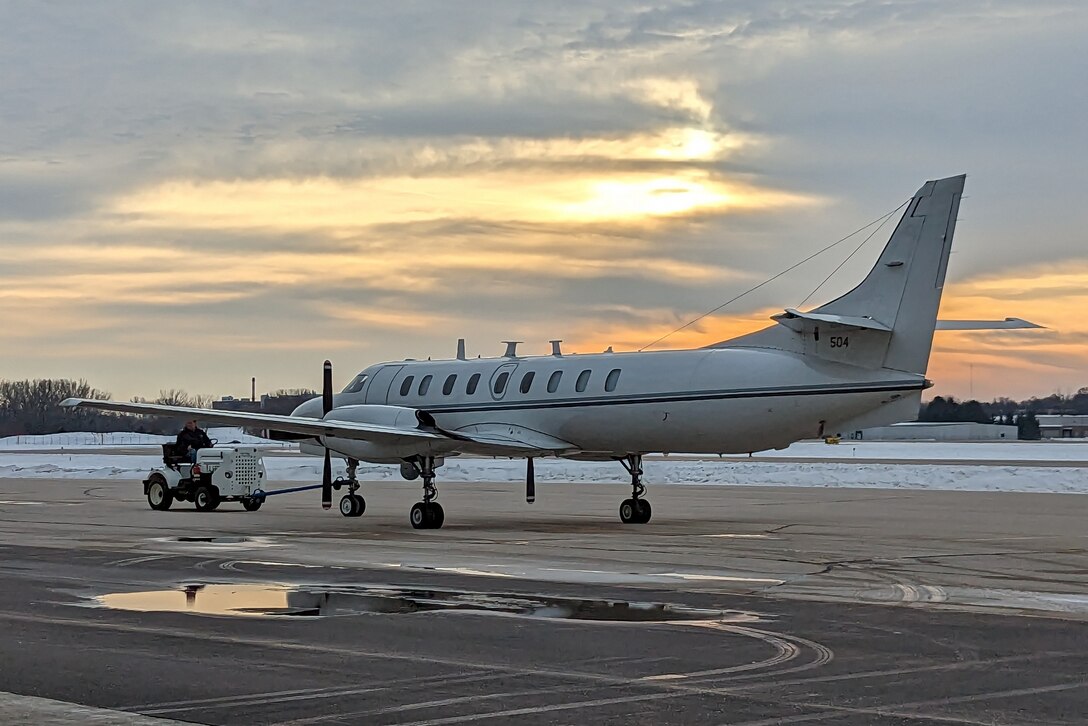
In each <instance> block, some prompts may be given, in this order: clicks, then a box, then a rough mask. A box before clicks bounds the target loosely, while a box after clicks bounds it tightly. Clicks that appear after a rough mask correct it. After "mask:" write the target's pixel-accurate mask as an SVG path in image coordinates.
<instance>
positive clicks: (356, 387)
mask: <svg viewBox="0 0 1088 726" xmlns="http://www.w3.org/2000/svg"><path fill="white" fill-rule="evenodd" d="M365 385H366V374H365V373H360V374H359V375H357V376H355V377H354V378H352V379H351V383H349V384H348V385H347V386H346V387H345V388H344V390H343V391H341V393H358V392H359V391H361V390H363V386H365Z"/></svg>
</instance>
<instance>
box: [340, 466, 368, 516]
mask: <svg viewBox="0 0 1088 726" xmlns="http://www.w3.org/2000/svg"><path fill="white" fill-rule="evenodd" d="M358 468H359V460H358V459H348V467H347V474H348V478H347V480H346V481H339V482H337V483H336V484H335V485H334V486H336V488H337V489H339V488H340V487H341V486H346V487H347V488H348V493H347V494H345V495H344V496H343V497H341V498H340V514H342V515H344V516H345V517H361V516H363V512H365V511H366V500H365V499H363V498H362V496H360V495H358V494H356V493H355V492H357V491H359V480H358V479H357V478H356V477H355V470H356V469H358Z"/></svg>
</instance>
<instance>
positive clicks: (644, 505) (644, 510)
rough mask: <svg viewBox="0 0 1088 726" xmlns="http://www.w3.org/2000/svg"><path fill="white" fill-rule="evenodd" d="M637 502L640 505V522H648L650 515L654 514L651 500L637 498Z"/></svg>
mask: <svg viewBox="0 0 1088 726" xmlns="http://www.w3.org/2000/svg"><path fill="white" fill-rule="evenodd" d="M635 504H637V505H638V519H637V520H636V521H637V523H638V524H646V523H647V522H649V521H650V516H651V515H652V514H653V509H651V508H650V502H649V501H648V500H646V499H636V500H635Z"/></svg>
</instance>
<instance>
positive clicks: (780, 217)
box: [0, 0, 1088, 399]
mask: <svg viewBox="0 0 1088 726" xmlns="http://www.w3.org/2000/svg"><path fill="white" fill-rule="evenodd" d="M1086 37H1088V4H1085V3H1084V2H1081V1H1080V0H1076V1H1073V0H1069V1H1064V2H1059V1H1050V0H1038V1H1034V2H1028V1H1026V0H1025V1H1023V2H1012V1H1004V0H985V1H984V0H962V1H960V2H955V3H950V2H937V1H935V0H925V1H920V2H899V1H896V0H883V1H881V2H867V1H865V0H851V1H849V2H847V1H842V2H839V1H836V0H797V1H792V2H783V1H780V0H744V1H739V2H704V1H701V0H690V1H688V2H676V3H664V2H650V1H647V2H630V1H629V0H622V1H620V0H618V1H615V2H606V1H604V0H585V1H583V2H578V3H573V2H572V3H541V2H528V1H523V0H502V1H501V2H499V1H495V2H463V3H450V2H440V1H435V2H416V1H412V0H407V1H402V2H398V3H358V2H322V3H296V2H264V3H249V2H232V3H222V2H201V1H191V2H185V3H150V2H110V1H109V0H104V1H101V2H95V3H84V2H54V3H39V2H18V1H13V2H0V311H2V312H3V325H2V326H0V350H2V351H3V353H2V357H0V378H5V379H17V378H41V377H68V378H86V379H87V380H89V381H90V382H91V383H92V384H93V385H95V386H97V387H98V388H101V389H105V390H107V391H110V392H111V393H112V394H113V395H114V397H115V398H129V397H131V396H136V395H140V396H154V395H155V394H156V393H157V392H158V391H159V390H160V389H163V388H183V389H186V390H188V391H190V392H193V393H207V394H215V395H226V394H232V395H235V396H243V395H248V392H249V379H250V376H256V377H257V381H258V389H259V390H263V391H267V390H273V389H277V388H284V387H300V386H307V387H315V388H316V387H318V386H319V384H320V373H321V370H320V367H321V362H322V361H323V360H324V359H325V358H326V357H328V358H330V359H332V361H333V363H334V365H335V366H336V379H337V380H336V383H337V385H338V386H340V385H343V384H344V383H346V382H347V381H348V380H349V379H350V378H351V376H352V375H354V373H356V372H357V371H358V370H360V369H362V368H363V367H365V366H366V365H368V364H370V363H374V362H378V361H382V360H391V359H400V358H406V357H413V358H426V357H427V356H434V357H451V356H452V355H453V353H454V350H455V344H456V339H457V338H458V337H465V338H467V339H468V351H469V354H470V355H472V356H475V355H477V354H483V355H498V354H500V353H501V352H502V349H503V346H502V344H501V343H500V341H501V340H508V339H514V340H523V341H526V343H525V344H524V345H523V346H522V351H523V352H529V353H546V352H548V350H549V346H548V343H547V341H548V340H549V339H552V338H561V339H563V340H564V341H565V342H564V348H565V349H566V350H567V351H578V352H597V351H600V350H603V349H604V348H605V347H606V346H608V345H612V346H614V347H615V349H616V350H629V349H637V348H640V347H642V346H644V345H646V344H647V343H649V342H651V341H653V340H654V339H656V338H658V337H660V336H661V335H663V334H664V333H666V332H668V331H669V330H670V329H673V328H675V327H677V326H679V325H681V324H683V323H684V322H685V321H687V320H689V319H691V318H693V317H695V316H697V315H699V314H701V313H703V312H705V311H706V310H708V309H710V308H713V307H715V306H717V305H718V304H720V303H722V302H724V301H725V300H727V299H729V298H731V297H733V296H735V295H737V294H738V293H740V292H742V291H744V290H745V289H747V288H749V287H751V286H753V285H756V284H758V283H759V282H761V281H763V280H765V279H766V278H768V277H770V276H772V275H774V274H775V273H777V272H779V271H781V270H782V269H784V268H786V267H788V266H789V265H791V264H793V263H794V262H797V261H798V260H800V259H802V258H804V257H806V256H807V255H809V254H811V253H813V252H815V251H816V250H819V249H820V248H822V247H825V246H826V245H828V244H830V243H831V242H834V241H835V240H837V239H839V238H841V237H844V236H845V235H847V234H849V233H850V232H852V231H854V230H856V229H858V228H859V227H862V226H863V225H866V224H868V223H870V222H872V221H873V220H875V219H878V218H880V217H882V216H883V215H885V214H886V213H888V212H890V211H891V210H893V209H895V208H896V207H898V206H899V205H900V204H901V203H902V202H904V201H905V200H906V199H907V198H908V197H909V196H910V195H911V194H912V193H913V192H914V191H915V190H916V189H917V188H918V187H919V186H920V185H921V184H922V183H923V182H924V181H925V180H927V179H934V178H938V177H943V176H950V175H953V174H959V173H966V174H967V175H968V178H967V188H966V191H965V198H964V200H963V203H962V206H961V209H960V222H959V226H958V227H957V233H956V240H955V248H954V250H953V255H952V260H951V263H950V266H949V273H948V283H947V285H946V287H945V293H944V302H943V305H942V317H948V318H1003V317H1005V316H1017V317H1023V318H1027V319H1029V320H1032V321H1034V322H1037V323H1040V324H1042V325H1045V326H1047V328H1046V330H1039V331H1006V332H986V333H938V334H937V338H936V342H935V347H934V353H933V357H932V359H931V362H930V369H929V377H930V378H932V379H934V380H935V381H936V384H937V385H936V387H935V388H934V389H933V390H932V391H931V393H939V394H946V395H947V394H952V395H956V396H968V395H969V394H973V395H974V396H975V397H979V398H984V399H989V398H992V397H995V396H999V395H1009V396H1013V397H1026V396H1029V395H1032V394H1038V395H1046V394H1048V393H1052V392H1054V391H1063V392H1069V391H1075V390H1076V389H1077V388H1079V387H1081V386H1088V317H1086V316H1085V314H1084V313H1085V311H1086V310H1088V244H1086V239H1085V237H1086V233H1085V229H1086V228H1088V224H1086V222H1088V203H1086V201H1085V197H1086V192H1088V188H1086V187H1088V171H1086V170H1088V130H1086V129H1088V125H1086V121H1085V119H1086V118H1088V82H1086V81H1085V78H1086V77H1088V51H1086V50H1085V40H1084V39H1085V38H1086ZM894 221H895V220H894V219H893V220H891V221H890V222H889V223H888V224H886V225H885V226H884V228H883V229H882V230H881V231H880V232H879V233H878V234H877V235H876V236H875V237H874V238H873V240H872V241H870V242H869V243H868V244H866V245H865V246H864V247H863V248H862V249H861V251H860V252H858V253H857V255H855V256H854V257H853V258H852V259H850V261H849V262H848V263H847V264H845V265H844V266H843V267H842V269H841V270H839V272H838V273H837V274H835V275H834V276H833V277H832V278H831V280H830V281H829V282H828V283H827V284H826V285H824V286H823V287H821V288H820V289H819V291H818V292H817V294H816V295H815V296H813V297H812V298H811V299H809V301H808V302H807V303H806V307H813V306H815V305H817V304H819V303H821V302H824V301H826V300H828V299H831V298H833V297H835V296H836V295H838V294H840V293H841V292H843V291H844V290H846V289H848V288H850V287H852V286H853V285H854V284H855V283H856V282H857V281H858V280H860V278H861V277H862V276H863V275H864V274H865V272H866V271H867V269H868V267H869V266H870V265H871V264H872V263H873V261H874V260H875V259H876V256H877V255H878V253H879V251H880V248H881V246H882V244H883V242H884V241H885V240H886V239H887V236H888V234H890V231H891V229H892V227H893V226H894ZM870 229H871V228H870ZM854 239H857V242H855V241H853V240H854ZM861 239H863V237H860V238H852V239H851V240H850V241H848V242H846V243H844V244H842V245H840V246H838V247H836V248H835V249H834V250H832V251H830V252H828V253H826V254H824V255H821V256H820V257H818V258H817V259H816V260H814V261H813V262H812V263H810V264H808V265H805V266H803V267H802V268H800V269H798V270H797V271H795V272H792V273H790V274H789V275H786V276H784V277H782V278H780V279H779V280H777V281H776V282H775V283H772V284H770V285H767V286H766V287H764V288H761V289H760V290H759V291H758V292H756V293H754V294H752V295H749V296H746V297H744V298H743V299H741V300H740V301H738V302H737V303H735V304H733V305H730V306H728V307H727V308H725V309H723V310H722V311H721V312H720V313H718V314H715V315H713V316H711V317H709V318H707V319H705V320H703V321H701V322H700V323H698V324H697V325H694V326H692V327H691V328H688V329H687V330H685V331H683V333H681V334H677V335H676V336H673V337H671V338H669V339H668V340H667V341H665V342H664V343H663V344H662V345H663V346H668V347H686V346H700V345H707V344H710V343H713V342H716V341H718V340H722V339H724V338H728V337H731V336H733V335H736V334H740V333H744V332H748V331H751V330H755V329H758V328H760V327H763V326H765V325H767V324H770V321H768V319H767V318H768V316H769V315H771V314H774V313H776V312H779V311H780V310H781V309H782V308H784V307H794V306H797V305H799V304H800V303H801V302H802V301H803V300H804V299H805V298H806V296H808V295H809V294H810V293H811V292H812V291H813V289H815V288H816V287H817V286H818V285H819V283H820V282H821V281H822V280H823V279H824V278H825V277H826V276H827V275H828V274H830V273H831V272H832V270H834V268H835V267H836V266H837V265H838V264H839V263H841V262H842V261H843V259H844V258H845V257H846V256H847V255H849V253H850V252H851V251H852V250H853V249H854V247H855V246H856V244H857V243H858V242H860V241H861Z"/></svg>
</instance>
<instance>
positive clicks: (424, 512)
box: [408, 456, 446, 529]
mask: <svg viewBox="0 0 1088 726" xmlns="http://www.w3.org/2000/svg"><path fill="white" fill-rule="evenodd" d="M410 463H411V464H412V465H414V466H415V467H416V468H417V469H418V470H419V475H420V476H421V477H422V478H423V501H422V502H416V503H415V504H413V505H412V510H411V511H410V512H409V513H408V521H409V522H411V523H412V528H413V529H438V528H439V527H441V526H442V522H444V521H445V519H446V514H445V512H443V511H442V505H441V504H439V503H438V502H436V501H434V500H435V499H437V498H438V487H436V486H435V485H434V457H433V456H418V457H416V458H415V459H413V460H412V461H411V462H410Z"/></svg>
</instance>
